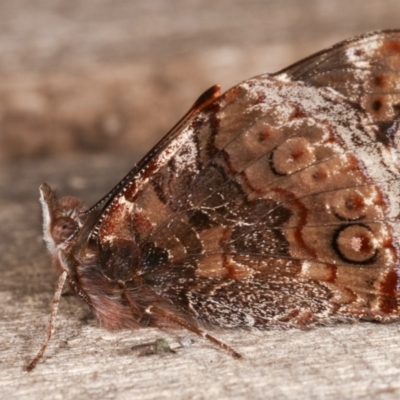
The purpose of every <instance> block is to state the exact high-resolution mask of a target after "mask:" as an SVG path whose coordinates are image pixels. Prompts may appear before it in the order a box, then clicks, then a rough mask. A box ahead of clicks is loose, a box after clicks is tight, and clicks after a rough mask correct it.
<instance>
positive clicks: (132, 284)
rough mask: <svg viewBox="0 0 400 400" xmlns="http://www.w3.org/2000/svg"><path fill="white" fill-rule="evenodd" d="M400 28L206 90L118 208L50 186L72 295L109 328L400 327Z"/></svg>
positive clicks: (47, 235)
mask: <svg viewBox="0 0 400 400" xmlns="http://www.w3.org/2000/svg"><path fill="white" fill-rule="evenodd" d="M399 78H400V31H383V32H376V33H369V34H366V35H363V36H360V37H357V38H355V39H350V40H347V41H344V42H341V43H339V44H337V45H335V46H333V47H331V48H329V49H327V50H324V51H322V52H319V53H317V54H315V55H313V56H311V57H309V58H306V59H305V60H302V61H300V62H298V63H296V64H294V65H292V66H290V67H288V68H286V69H284V70H283V71H281V72H278V73H275V74H264V75H260V76H256V77H255V78H252V79H249V80H246V81H244V82H242V83H240V84H239V85H237V86H235V87H233V88H232V89H230V90H228V91H227V92H226V93H225V94H223V95H220V91H219V86H217V85H216V86H213V87H212V88H210V89H209V90H208V91H206V92H205V93H204V94H203V95H202V96H201V97H200V98H199V99H198V100H197V102H196V103H195V104H194V105H193V107H192V108H191V109H190V110H189V112H188V113H187V114H186V115H185V116H184V118H183V119H182V120H181V121H180V122H178V124H177V125H176V126H175V127H174V128H173V129H172V130H171V131H170V132H169V133H168V134H167V135H166V136H165V137H164V138H163V139H162V140H161V141H160V142H159V144H157V145H156V146H155V148H154V149H153V150H152V151H150V153H149V154H148V155H147V156H146V157H144V159H143V160H142V161H141V162H139V163H138V165H137V166H135V167H134V168H133V170H132V171H131V172H129V173H128V175H127V176H126V177H125V178H124V179H123V180H122V181H121V182H120V183H119V184H118V185H117V186H116V187H115V188H114V189H113V190H112V191H111V192H110V193H109V194H108V195H107V196H105V197H104V198H103V199H102V200H100V201H99V202H98V203H97V204H96V205H94V206H93V207H91V208H90V209H86V208H85V207H84V205H83V203H82V202H81V201H80V200H77V199H75V198H72V197H63V198H58V197H57V196H56V195H55V193H54V192H53V191H52V190H51V189H50V187H49V186H47V185H46V184H43V185H42V186H41V187H40V201H41V204H42V208H43V219H44V223H43V229H44V240H45V242H46V245H47V247H48V249H49V251H50V253H51V254H52V256H53V262H54V264H55V266H56V268H57V270H58V271H59V272H60V278H59V281H58V285H57V288H56V291H55V294H54V299H53V308H52V313H51V318H50V324H49V329H48V332H47V338H46V340H45V342H44V344H43V346H42V348H41V349H40V351H39V353H38V354H37V356H36V357H35V358H34V360H33V361H32V362H31V363H30V364H29V366H28V370H32V369H33V368H34V367H35V366H36V364H37V363H38V361H39V360H40V359H41V357H42V356H43V354H44V351H45V348H46V346H47V344H48V341H49V340H50V338H51V336H52V334H53V332H54V328H55V317H56V313H57V308H58V303H59V300H60V295H61V290H62V287H63V285H64V283H65V282H68V284H69V285H70V287H71V288H72V290H73V291H74V293H75V294H76V295H77V296H78V297H80V298H81V299H82V300H84V301H85V302H86V303H87V304H88V305H89V306H90V307H91V308H92V309H93V311H94V313H95V314H96V316H97V317H98V319H99V320H100V321H101V323H102V325H103V326H104V327H106V328H108V329H111V330H116V329H121V328H132V329H136V328H140V327H146V326H155V327H163V328H165V327H167V328H168V327H177V326H178V327H179V326H180V327H183V328H185V329H188V330H190V331H192V332H195V333H196V334H198V335H200V336H203V337H205V338H207V339H209V340H211V341H212V342H214V343H215V344H217V345H219V346H220V347H222V348H224V349H225V350H227V351H228V352H229V353H230V354H231V355H233V356H235V357H240V354H239V353H237V352H236V351H235V350H234V349H232V348H231V347H229V346H228V345H226V344H224V343H223V342H221V341H220V340H218V339H217V338H215V337H214V336H212V335H211V334H210V333H208V331H210V330H211V329H212V328H213V327H222V328H228V329H235V328H258V329H270V328H288V327H299V328H302V327H308V326H312V325H317V324H330V323H332V322H335V321H349V320H370V321H379V322H392V321H398V320H399V319H400V306H399V299H398V297H399V296H398V287H399V252H400V249H399V243H398V242H399V235H400V222H399V211H400V179H399V175H400V171H399V162H398V156H399V148H400V147H399V134H398V130H399V116H400V79H399Z"/></svg>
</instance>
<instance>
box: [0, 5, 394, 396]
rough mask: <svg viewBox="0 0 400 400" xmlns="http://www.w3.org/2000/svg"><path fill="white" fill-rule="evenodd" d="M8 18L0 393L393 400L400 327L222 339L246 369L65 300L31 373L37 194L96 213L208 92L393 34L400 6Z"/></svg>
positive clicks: (110, 8)
mask: <svg viewBox="0 0 400 400" xmlns="http://www.w3.org/2000/svg"><path fill="white" fill-rule="evenodd" d="M0 11H1V12H0V23H1V25H0V30H1V36H0V71H1V74H2V76H3V79H2V80H1V82H0V109H1V113H0V159H1V161H2V164H1V166H0V397H1V398H5V399H6V398H7V399H12V398H17V399H25V398H26V399H28V398H29V399H54V398H60V399H74V400H77V399H87V398H96V399H98V398H101V399H132V398H135V399H167V398H174V399H188V398H192V399H209V398H218V399H228V398H229V399H232V398H237V399H247V398H258V399H265V398H282V399H285V398H288V399H291V398H296V399H297V398H311V399H320V398H329V399H337V398H341V399H356V398H374V399H377V398H385V399H397V398H399V396H400V382H399V376H400V336H399V332H400V325H387V326H385V325H378V324H367V323H365V324H357V325H336V326H333V327H325V328H319V329H313V330H310V331H298V330H289V331H271V332H220V333H217V336H218V337H220V338H221V339H223V340H224V341H226V342H228V343H230V344H231V345H232V346H233V347H234V348H235V349H236V350H238V351H240V352H241V353H242V354H243V355H244V359H243V360H240V361H237V360H233V359H231V358H230V357H229V356H228V355H226V354H225V353H224V352H221V351H220V350H219V349H216V348H215V347H214V346H212V345H211V344H210V343H208V342H206V341H203V340H201V339H199V338H197V337H194V336H193V335H188V334H187V333H186V332H184V331H179V330H178V331H176V332H169V333H166V332H160V331H157V330H154V329H146V330H142V331H138V332H130V331H124V332H119V333H110V332H107V331H105V330H104V329H102V328H101V327H99V326H98V324H97V322H96V321H95V320H93V319H91V318H90V317H89V314H88V312H87V310H86V308H85V307H84V306H83V305H82V303H81V302H79V301H78V300H77V299H75V298H73V297H68V296H65V297H63V299H62V303H61V307H60V312H59V317H58V324H57V331H56V335H55V338H54V340H53V342H52V344H51V346H50V348H49V349H48V352H47V354H46V356H45V362H44V363H41V364H39V366H38V367H37V369H36V370H35V371H34V372H32V373H31V374H28V373H26V372H25V371H24V370H23V368H24V366H26V364H27V362H28V361H29V360H30V359H31V357H32V356H33V355H34V354H35V352H36V351H37V350H38V348H39V346H40V345H41V342H42V340H43V338H44V334H45V330H46V324H47V320H48V315H49V308H50V303H51V298H52V294H53V288H54V285H55V279H56V278H55V276H54V275H53V274H52V271H51V269H50V268H49V265H50V260H49V257H48V255H47V254H46V251H45V248H44V245H43V243H42V239H41V219H40V211H39V205H38V201H37V198H38V191H37V187H38V185H39V184H40V183H42V182H44V181H45V182H47V183H49V184H50V185H52V186H55V187H57V188H58V189H59V191H60V192H61V193H62V194H72V195H77V196H79V197H81V198H84V199H86V200H87V201H88V204H90V203H92V202H93V201H95V200H97V199H98V198H100V196H101V195H103V194H104V193H106V191H107V190H108V189H109V188H110V187H112V186H113V184H114V183H116V182H117V181H118V179H119V178H120V177H122V176H123V175H124V173H125V172H126V171H127V170H129V169H130V168H131V166H132V165H133V164H134V162H135V161H137V160H138V158H139V157H140V155H141V154H142V153H143V151H145V150H146V149H148V148H149V147H150V146H151V144H152V143H154V142H155V141H156V140H157V139H158V138H159V137H160V136H161V135H162V133H164V132H165V131H166V130H167V129H168V127H169V126H170V125H172V124H173V123H174V122H175V121H176V120H177V119H178V118H179V117H180V116H181V114H182V113H183V112H184V111H186V109H187V108H188V106H189V105H190V103H191V102H192V101H193V100H194V99H195V97H196V96H197V95H198V94H200V92H201V91H202V90H203V89H205V88H207V87H208V86H210V85H211V84H213V83H217V82H218V83H222V84H223V87H224V88H228V87H229V86H231V85H233V84H235V83H237V82H238V81H240V80H242V79H245V78H248V77H250V76H252V75H256V74H258V73H261V72H266V71H275V70H277V69H279V68H281V67H284V66H285V65H287V64H289V63H291V62H293V61H296V60H297V59H299V58H300V57H303V56H306V55H308V54H309V53H311V52H313V51H317V50H319V49H321V48H323V47H326V46H327V45H330V44H333V43H334V42H336V41H338V40H341V39H344V38H346V37H349V36H352V35H354V34H357V33H361V32H364V31H368V30H373V29H378V28H390V27H396V24H398V25H397V27H399V26H400V23H399V19H398V16H399V15H400V3H398V2H396V1H383V0H376V1H368V0H364V1H361V0H356V1H353V2H348V1H344V0H339V1H335V2H327V1H311V0H308V1H286V2H282V1H278V0H276V1H272V0H271V1H254V0H251V1H231V0H230V1H228V0H226V1H219V2H215V1H203V2H184V1H170V2H163V1H155V2H145V1H135V2H130V1H111V0H103V1H93V2H73V1H67V0H58V1H54V0H52V1H49V0H42V1H38V2H34V3H33V2H31V1H29V0H20V1H13V2H6V1H0ZM109 150H110V152H109ZM93 152H94V153H95V154H91V155H89V154H88V153H93ZM120 154H123V155H120ZM61 155H62V156H65V157H61ZM39 156H46V157H47V158H43V157H41V158H40V157H39ZM186 336H189V337H190V338H192V339H193V340H194V343H193V345H192V346H191V347H188V348H181V349H178V350H177V354H175V355H174V354H166V355H158V356H148V357H139V356H138V353H137V352H135V351H133V350H131V347H132V346H135V345H137V344H141V343H146V342H150V341H152V340H154V339H156V338H159V337H164V338H166V339H167V340H168V341H169V343H170V344H171V346H172V347H173V348H174V347H178V346H179V342H178V339H179V338H182V337H186Z"/></svg>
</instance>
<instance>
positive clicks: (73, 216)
mask: <svg viewBox="0 0 400 400" xmlns="http://www.w3.org/2000/svg"><path fill="white" fill-rule="evenodd" d="M39 192H40V203H41V205H42V213H43V238H44V241H45V243H46V246H47V248H48V250H49V251H50V253H51V254H54V253H55V252H56V251H57V250H62V249H64V248H66V247H67V246H68V245H69V244H70V243H71V241H72V240H73V238H74V237H76V236H77V234H78V232H79V231H80V229H81V227H82V224H83V212H84V211H85V210H86V209H85V207H84V205H83V203H82V202H81V201H80V200H78V199H76V198H75V197H61V198H57V195H56V193H55V192H54V191H53V190H51V188H50V186H48V185H47V184H45V183H44V184H42V185H41V186H40V188H39Z"/></svg>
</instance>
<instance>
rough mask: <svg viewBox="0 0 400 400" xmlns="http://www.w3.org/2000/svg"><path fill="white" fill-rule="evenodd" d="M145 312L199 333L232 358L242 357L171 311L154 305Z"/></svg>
mask: <svg viewBox="0 0 400 400" xmlns="http://www.w3.org/2000/svg"><path fill="white" fill-rule="evenodd" d="M145 313H146V314H149V315H151V314H157V315H159V316H161V317H163V318H165V319H167V320H169V321H171V322H173V323H175V324H177V325H179V326H181V327H182V328H185V329H187V330H188V331H191V332H193V333H195V334H196V335H199V336H201V337H203V338H205V339H208V340H209V341H210V342H212V343H214V344H216V345H217V346H219V347H221V348H222V349H224V350H225V351H227V352H228V354H230V355H231V356H232V357H234V358H242V355H241V354H240V353H238V352H237V351H236V350H234V349H233V348H232V347H230V346H228V345H227V344H226V343H224V342H222V341H221V340H219V339H217V338H216V337H214V336H212V335H210V334H209V333H208V332H206V331H204V330H203V329H200V328H198V327H197V326H194V325H192V324H191V323H189V322H187V321H184V320H182V319H180V318H178V317H176V316H175V315H173V314H172V313H171V312H168V311H166V310H163V309H161V308H159V307H156V306H149V307H147V308H146V310H145Z"/></svg>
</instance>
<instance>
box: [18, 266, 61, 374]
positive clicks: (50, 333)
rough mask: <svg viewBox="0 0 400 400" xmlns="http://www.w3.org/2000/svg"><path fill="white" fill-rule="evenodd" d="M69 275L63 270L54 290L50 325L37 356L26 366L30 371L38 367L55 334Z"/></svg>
mask: <svg viewBox="0 0 400 400" xmlns="http://www.w3.org/2000/svg"><path fill="white" fill-rule="evenodd" d="M67 275H68V274H67V271H63V272H62V274H61V275H60V277H59V278H58V282H57V286H56V290H55V292H54V297H53V304H52V308H51V314H50V320H49V326H48V328H47V337H46V339H45V340H44V342H43V344H42V347H41V348H40V350H39V352H38V353H37V354H36V357H35V358H34V359H33V360H32V361H31V362H30V363H29V365H28V366H27V367H26V370H27V371H28V372H31V371H32V370H33V369H34V368H35V367H36V365H37V363H38V362H39V361H40V359H41V358H42V357H43V354H44V352H45V351H46V348H47V345H48V344H49V342H50V340H51V338H52V336H53V334H54V331H55V329H56V317H57V311H58V305H59V304H60V298H61V293H62V289H63V287H64V284H65V280H66V279H67Z"/></svg>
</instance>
